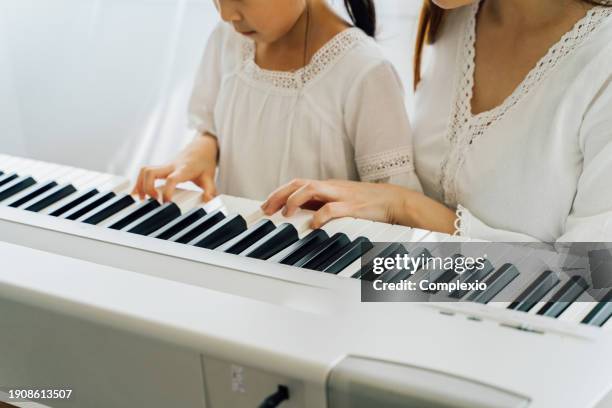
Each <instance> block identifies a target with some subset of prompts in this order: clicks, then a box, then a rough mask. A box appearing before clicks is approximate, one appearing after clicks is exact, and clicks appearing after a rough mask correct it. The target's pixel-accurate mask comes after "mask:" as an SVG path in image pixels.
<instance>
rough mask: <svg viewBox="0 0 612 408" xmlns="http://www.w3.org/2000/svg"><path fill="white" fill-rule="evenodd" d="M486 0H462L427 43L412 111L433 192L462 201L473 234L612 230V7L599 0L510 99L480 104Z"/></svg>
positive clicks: (505, 236)
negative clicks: (478, 74)
mask: <svg viewBox="0 0 612 408" xmlns="http://www.w3.org/2000/svg"><path fill="white" fill-rule="evenodd" d="M478 7H479V5H478V4H475V5H473V6H468V7H463V8H461V9H458V10H455V11H453V12H451V13H450V15H449V16H448V19H447V20H445V26H444V28H443V32H442V33H441V35H440V36H439V40H438V41H437V42H436V43H435V44H434V45H433V46H430V47H428V49H427V50H426V51H427V54H426V55H425V60H426V61H425V64H424V66H423V79H422V82H421V83H420V84H419V86H418V89H417V92H416V94H415V100H414V110H415V112H414V116H413V117H412V119H413V132H414V133H413V134H414V142H415V149H414V151H415V166H416V170H417V174H418V175H419V178H420V180H421V182H422V184H423V189H424V192H425V193H426V194H427V195H429V196H430V197H433V198H435V199H437V200H439V201H441V202H443V203H445V204H447V205H448V206H450V207H451V208H457V209H458V214H459V216H460V222H459V225H458V231H459V233H460V234H461V235H465V236H469V237H474V238H479V239H484V240H490V241H545V242H555V241H605V242H612V184H610V182H611V181H612V42H611V41H610V39H612V17H611V14H612V8H605V7H595V8H593V9H591V10H590V11H589V12H588V15H587V16H586V17H584V18H583V19H582V20H581V21H579V22H578V23H577V24H576V25H575V27H574V28H573V29H572V30H571V31H570V32H568V33H567V34H565V35H564V36H563V38H561V40H560V41H559V42H558V43H557V44H556V45H554V46H553V47H552V48H551V49H550V50H549V51H548V53H547V55H546V56H545V57H544V58H542V59H541V61H540V62H539V63H538V64H537V66H536V67H535V68H534V69H533V70H532V71H531V72H530V73H529V75H528V76H527V77H526V78H525V80H524V81H523V82H522V84H521V85H520V86H519V87H518V88H517V89H516V90H515V91H514V93H513V94H512V95H511V96H509V97H508V98H507V99H506V101H505V102H504V103H503V104H502V105H501V106H498V107H497V108H495V109H493V110H490V111H487V112H483V113H480V114H478V115H472V114H471V107H470V106H471V103H470V101H471V97H472V87H473V83H474V79H473V77H474V57H475V45H474V42H475V38H476V30H475V27H476V24H475V23H476V18H475V16H476V13H477V10H478ZM526 46H528V45H526Z"/></svg>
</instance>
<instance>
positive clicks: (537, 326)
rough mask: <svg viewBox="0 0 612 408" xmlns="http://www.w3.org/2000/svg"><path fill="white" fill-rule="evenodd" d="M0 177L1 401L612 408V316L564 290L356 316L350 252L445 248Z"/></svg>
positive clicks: (85, 178) (190, 203)
mask: <svg viewBox="0 0 612 408" xmlns="http://www.w3.org/2000/svg"><path fill="white" fill-rule="evenodd" d="M0 171H1V172H2V174H0V260H1V262H2V264H1V267H0V401H3V400H4V401H6V402H9V403H11V404H13V405H19V404H20V403H19V402H18V401H10V400H8V399H7V396H8V393H9V391H10V390H11V389H71V390H72V394H71V397H70V398H69V399H53V400H48V401H47V400H40V399H39V400H37V402H39V403H40V404H42V405H43V406H51V407H96V408H97V407H104V408H108V407H147V408H153V407H160V408H161V407H164V408H165V407H186V408H191V407H194V408H195V407H199V408H204V407H207V408H219V407H222V408H233V407H258V406H277V405H275V402H274V401H272V400H273V399H274V398H272V399H271V400H268V401H267V403H269V405H265V404H264V405H261V404H262V403H263V402H264V400H266V398H267V397H269V396H275V393H277V391H278V390H279V386H281V387H287V389H288V390H289V399H288V400H286V401H283V402H281V403H280V405H278V406H281V407H287V408H290V407H296V408H297V407H300V408H302V407H303V408H314V407H317V408H319V407H330V408H337V407H341V408H344V407H358V408H359V407H381V408H390V407H419V408H427V407H436V408H450V407H499V408H506V407H508V408H510V407H512V408H519V407H521V408H527V407H529V408H557V407H568V408H586V407H597V408H606V407H612V319H610V313H611V312H610V307H611V305H612V303H610V302H609V300H610V299H609V296H608V297H607V298H604V299H603V300H602V301H600V302H597V301H592V302H584V301H582V302H578V301H575V300H576V299H582V300H584V296H587V294H586V292H584V291H582V292H580V293H579V294H576V296H574V297H573V298H572V299H573V300H571V301H567V299H568V298H567V297H559V296H557V297H556V298H555V295H556V294H558V293H559V292H560V291H562V290H565V291H566V293H565V294H567V293H569V292H570V291H571V290H572V289H575V288H576V286H575V285H573V283H575V282H572V281H571V280H566V281H565V282H559V284H558V285H557V286H556V287H555V288H554V289H551V290H550V291H549V293H546V294H545V295H542V294H541V296H539V297H538V298H537V302H536V304H535V306H534V307H532V308H531V309H530V310H524V311H523V310H520V307H519V308H513V307H511V306H509V305H508V303H507V302H501V301H497V296H499V295H496V296H491V297H490V299H487V300H486V301H483V302H479V301H475V302H469V301H465V302H427V303H425V302H423V303H414V302H403V303H401V302H400V303H362V302H361V301H360V289H361V284H362V282H361V280H360V279H358V278H353V276H362V275H363V274H361V275H360V271H361V265H360V262H359V259H358V257H359V255H357V258H356V257H355V253H356V252H355V251H354V250H351V244H354V243H359V244H363V243H364V242H370V241H371V242H452V241H456V240H459V238H457V237H451V236H447V235H444V234H438V233H433V232H428V231H422V230H417V229H411V228H406V227H400V226H392V225H386V224H381V223H374V222H369V221H362V220H354V219H343V220H336V221H333V222H331V223H330V224H328V225H327V226H325V227H324V228H323V229H322V230H321V231H318V232H317V231H314V232H313V231H309V230H308V227H307V225H308V224H307V222H308V216H309V214H308V212H307V211H303V212H301V213H299V214H298V215H296V216H295V217H293V218H291V219H284V218H283V217H281V216H280V215H279V216H274V217H271V218H270V219H266V218H264V217H262V214H261V213H260V212H259V210H258V206H259V203H257V202H253V201H250V200H245V199H241V198H236V197H228V196H221V197H219V198H218V199H215V200H213V201H212V202H211V203H208V204H206V205H203V204H202V203H200V202H199V195H198V194H197V193H195V192H191V191H181V192H180V193H179V194H178V195H177V196H176V199H175V202H174V204H168V205H160V204H159V203H152V202H151V201H150V200H148V201H145V202H143V203H140V202H136V201H135V200H134V199H133V198H130V197H129V195H128V193H129V183H128V181H127V180H125V179H122V178H119V177H115V176H111V175H105V174H99V173H94V172H89V171H85V170H81V169H74V168H70V167H67V166H60V165H55V164H50V163H43V162H37V161H34V160H29V159H22V158H17V157H10V156H2V155H0ZM464 240H467V239H465V238H464ZM468 241H469V240H468ZM315 244H316V245H315ZM309 245H310V246H309ZM283 248H284V249H283ZM300 251H302V252H300ZM530 259H531V258H530ZM490 261H491V263H492V264H493V266H495V268H496V269H497V271H499V270H500V269H501V267H502V265H504V264H505V263H506V261H504V259H503V254H502V253H500V254H499V259H490ZM530 267H533V268H536V267H537V265H530V264H518V265H517V268H516V269H517V270H518V271H523V270H526V269H528V268H530ZM496 273H497V272H495V273H492V274H491V276H494V275H495V274H496ZM502 275H503V274H501V273H500V276H502ZM524 275H525V276H524ZM535 276H537V275H536V274H535V273H533V274H523V273H521V274H519V275H517V276H516V279H514V277H513V279H510V281H511V282H510V281H509V282H506V283H505V284H504V285H503V287H502V288H501V289H500V290H501V292H500V293H503V292H504V291H513V292H512V293H517V294H520V293H522V292H524V291H526V290H529V287H530V286H533V285H534V284H535V283H536V282H532V280H533V277H535ZM362 278H364V277H363V276H362ZM572 285H573V286H572ZM469 297H470V294H467V296H465V298H469ZM506 298H508V294H506ZM555 299H556V301H555ZM546 305H548V309H547V312H546V313H544V312H542V313H539V311H541V310H543V307H545V306H546ZM551 305H552V306H551ZM532 306H533V305H532ZM281 389H282V388H281ZM276 396H279V395H276ZM3 398H4V399H3ZM277 402H280V401H277Z"/></svg>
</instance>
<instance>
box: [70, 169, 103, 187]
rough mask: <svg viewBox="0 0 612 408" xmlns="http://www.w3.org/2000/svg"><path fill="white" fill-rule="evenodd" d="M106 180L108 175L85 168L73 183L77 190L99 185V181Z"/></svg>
mask: <svg viewBox="0 0 612 408" xmlns="http://www.w3.org/2000/svg"><path fill="white" fill-rule="evenodd" d="M100 180H106V176H105V175H104V174H101V173H96V172H94V171H89V170H83V172H82V174H81V175H80V176H78V179H76V180H75V182H74V183H73V184H74V186H75V187H76V188H77V190H88V189H90V188H97V187H99V183H98V182H99V181H100Z"/></svg>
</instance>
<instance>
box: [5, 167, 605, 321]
mask: <svg viewBox="0 0 612 408" xmlns="http://www.w3.org/2000/svg"><path fill="white" fill-rule="evenodd" d="M130 188H131V185H130V183H129V181H128V180H127V179H125V178H121V177H117V176H112V175H107V174H101V173H96V172H91V171H87V170H82V169H76V168H72V167H68V166H62V165H57V164H50V163H44V162H39V161H35V160H30V159H23V158H18V157H11V156H6V155H0V206H4V207H10V208H14V209H16V210H20V211H26V212H33V213H34V212H35V213H39V214H43V215H46V216H48V217H53V218H57V219H64V220H70V221H73V222H77V223H83V224H89V225H95V226H98V227H99V228H106V229H112V230H117V231H122V232H125V233H127V234H137V235H141V236H148V237H150V238H151V239H156V240H164V241H169V242H174V243H176V244H181V245H187V246H193V247H199V248H204V249H209V250H215V251H220V252H225V253H229V254H233V255H235V256H240V257H246V258H253V259H258V260H262V261H266V262H269V263H276V264H282V265H287V266H293V267H297V268H301V269H304V270H309V271H312V272H313V273H314V272H318V273H324V274H328V275H337V276H338V277H340V278H344V279H350V280H367V281H373V280H374V279H378V278H379V277H378V276H377V275H375V274H373V272H372V266H371V264H367V263H365V266H364V267H362V264H361V255H362V251H363V249H364V248H365V249H366V250H367V251H366V252H365V253H364V254H363V256H364V259H366V260H367V259H371V258H372V257H374V256H383V255H385V256H394V255H395V254H402V253H408V250H407V247H406V246H405V245H402V244H400V243H412V245H410V246H409V247H410V254H414V255H413V256H419V255H420V254H421V253H424V252H423V251H426V254H427V255H428V256H431V255H441V253H438V252H437V251H438V249H436V248H435V247H434V248H433V249H431V248H432V247H431V246H430V245H428V247H427V249H425V248H419V246H418V245H416V244H415V243H419V242H420V243H435V242H439V243H445V242H455V241H468V242H469V241H470V240H469V239H466V238H459V237H453V236H449V235H446V234H440V233H435V232H430V231H424V230H419V229H414V228H408V227H403V226H398V225H388V224H383V223H377V222H371V221H365V220H357V219H352V218H345V219H339V220H334V221H332V222H330V223H329V224H327V225H326V226H324V227H322V228H321V229H317V230H311V229H309V228H308V222H309V219H310V215H311V213H310V212H309V211H301V212H299V213H298V214H297V215H296V216H294V217H291V218H285V217H283V216H282V215H280V214H276V215H274V216H272V217H265V216H264V215H263V213H262V212H261V211H260V209H259V206H260V203H259V202H256V201H253V200H247V199H243V198H238V197H230V196H220V197H218V198H216V199H215V200H213V201H211V202H209V203H207V204H204V203H202V202H201V201H200V194H199V193H198V192H196V191H189V190H177V193H176V195H175V197H174V200H173V202H170V203H164V204H162V203H159V202H157V201H156V200H153V199H147V200H144V201H140V200H138V199H136V198H134V197H133V196H131V195H130V193H129V191H130ZM375 242H389V243H393V244H388V245H387V246H386V247H385V248H383V249H382V250H381V248H380V247H379V246H374V243H375ZM483 245H486V244H483ZM430 249H431V252H429V250H430ZM527 250H528V251H531V249H527ZM439 251H443V249H442V247H440V249H439ZM487 251H488V254H489V255H490V256H489V258H488V261H487V266H486V268H484V269H483V270H479V271H475V270H472V271H469V270H468V271H466V272H464V273H462V274H459V273H456V272H455V271H452V270H448V271H440V273H439V274H438V275H437V276H430V274H427V275H425V274H424V273H423V272H422V271H416V272H415V273H414V275H412V276H409V275H406V271H400V272H398V271H389V272H388V273H385V274H384V275H382V276H381V277H380V279H382V280H383V281H385V282H399V281H401V280H402V279H409V280H413V281H419V280H422V279H425V278H427V279H429V280H430V281H434V282H450V281H453V280H459V281H462V282H463V281H465V282H468V283H469V282H473V281H475V280H483V279H484V281H485V282H486V283H487V285H488V288H487V290H485V291H472V292H470V291H454V292H452V293H442V294H436V296H438V297H437V298H436V299H438V300H439V299H442V298H445V299H446V300H463V301H468V302H473V303H478V304H482V305H487V306H489V307H491V308H493V309H508V310H512V311H516V312H519V313H524V314H530V315H536V316H542V317H547V318H551V319H558V320H559V321H564V322H570V323H577V324H582V325H589V326H595V327H606V328H610V327H612V324H611V323H610V321H611V320H612V319H610V317H611V316H612V290H610V289H606V291H607V292H605V291H604V293H599V295H600V296H598V297H597V298H598V299H601V301H599V302H597V301H595V300H594V299H595V298H594V297H593V295H594V293H595V292H594V291H593V290H592V288H590V286H589V285H590V284H589V282H587V281H586V280H585V279H584V278H582V277H579V276H567V275H565V274H562V273H559V271H554V270H547V269H546V270H544V269H541V268H542V265H541V264H537V263H535V262H534V261H533V259H534V258H533V257H524V258H522V259H520V260H516V259H512V258H509V257H508V254H507V253H506V252H507V248H505V247H504V246H502V245H497V246H496V245H493V244H489V247H488V248H487ZM470 255H471V254H467V253H462V254H455V256H459V257H463V256H470ZM542 256H544V257H545V256H546V253H545V252H543V253H542ZM500 299H506V300H507V299H513V300H512V301H510V302H508V301H501V300H500Z"/></svg>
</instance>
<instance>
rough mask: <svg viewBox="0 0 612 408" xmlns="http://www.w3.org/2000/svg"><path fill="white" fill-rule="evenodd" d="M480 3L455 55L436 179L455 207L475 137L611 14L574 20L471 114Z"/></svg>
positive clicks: (599, 11) (601, 10)
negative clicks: (516, 81)
mask: <svg viewBox="0 0 612 408" xmlns="http://www.w3.org/2000/svg"><path fill="white" fill-rule="evenodd" d="M479 7H480V2H476V3H475V4H474V5H473V6H472V10H471V17H470V19H469V20H468V23H467V25H466V29H465V32H464V36H463V39H462V42H461V43H460V44H462V45H460V47H461V49H460V50H459V52H458V54H457V59H458V60H457V64H456V66H457V67H460V69H461V71H460V72H459V77H458V80H457V82H456V84H455V97H454V104H453V107H452V114H451V120H450V122H449V127H448V129H447V134H446V137H447V140H448V141H449V142H450V145H451V147H450V149H449V153H448V155H447V157H446V158H445V160H444V161H443V162H442V169H441V170H442V171H441V174H442V177H441V180H440V184H441V188H442V192H443V197H444V202H445V203H446V204H447V205H448V206H450V207H453V208H455V207H456V206H457V202H458V197H457V191H456V186H455V182H456V177H457V173H458V172H459V170H460V168H461V166H462V165H463V163H464V161H465V158H466V155H467V152H468V151H469V149H470V147H471V145H472V144H473V143H474V142H476V141H477V140H478V138H480V137H481V136H482V135H483V134H485V133H486V131H487V130H488V129H489V128H490V127H491V126H492V125H493V124H494V123H496V122H498V121H499V120H501V119H502V118H503V117H504V116H505V114H506V113H507V112H508V111H509V110H511V109H512V108H513V107H514V106H515V105H516V104H517V103H519V102H520V100H521V99H522V98H523V97H525V96H526V95H527V94H529V92H530V91H531V90H532V89H533V88H535V87H536V86H537V85H538V84H539V83H540V82H541V81H542V80H543V79H544V78H546V76H547V75H548V74H549V73H550V72H551V71H553V70H554V68H555V67H556V66H558V65H559V64H561V63H562V62H563V61H564V60H565V59H566V58H567V57H568V56H569V55H571V54H572V53H573V52H574V50H576V49H577V48H578V47H580V46H581V45H582V44H583V43H584V42H585V41H586V40H587V39H588V38H589V37H590V36H591V35H592V33H593V32H595V31H596V30H597V29H598V28H599V27H600V26H601V24H602V23H603V22H604V21H605V20H606V18H608V17H609V16H610V15H612V8H610V7H600V6H598V7H593V8H592V9H590V10H589V11H588V13H587V15H586V16H585V17H584V18H582V19H581V20H580V21H578V22H577V23H576V24H575V25H574V27H573V28H572V29H571V30H570V31H568V32H567V33H566V34H565V35H563V37H561V39H560V40H559V41H558V42H557V43H556V44H555V45H553V46H552V47H551V48H550V49H549V50H548V52H547V54H546V55H545V56H544V57H543V58H542V59H540V61H539V62H538V63H537V65H536V66H535V67H534V68H533V69H532V70H531V71H530V72H529V74H528V75H527V76H526V77H525V79H524V80H523V82H522V83H521V84H520V85H519V86H518V87H517V88H516V89H515V90H514V92H513V93H512V94H511V95H510V96H509V97H508V98H507V99H506V100H505V101H504V102H503V103H502V104H501V105H499V106H497V107H496V108H493V109H492V110H489V111H485V112H482V113H479V114H477V115H472V107H471V102H472V96H473V88H474V71H475V56H476V47H475V41H476V15H477V13H478V10H479Z"/></svg>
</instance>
